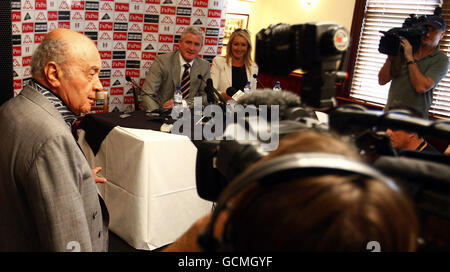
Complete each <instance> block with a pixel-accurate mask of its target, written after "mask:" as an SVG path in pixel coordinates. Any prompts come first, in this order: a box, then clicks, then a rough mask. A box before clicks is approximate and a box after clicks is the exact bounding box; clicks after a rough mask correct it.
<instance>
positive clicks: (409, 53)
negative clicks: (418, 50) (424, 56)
mask: <svg viewBox="0 0 450 272" xmlns="http://www.w3.org/2000/svg"><path fill="white" fill-rule="evenodd" d="M401 45H402V47H403V53H404V55H405V59H406V61H413V60H414V55H413V50H412V46H411V44H410V43H409V41H408V40H407V39H402V40H401Z"/></svg>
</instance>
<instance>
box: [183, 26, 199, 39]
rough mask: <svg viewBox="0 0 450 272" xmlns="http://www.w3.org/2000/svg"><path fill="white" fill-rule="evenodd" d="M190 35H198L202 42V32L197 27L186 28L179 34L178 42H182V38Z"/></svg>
mask: <svg viewBox="0 0 450 272" xmlns="http://www.w3.org/2000/svg"><path fill="white" fill-rule="evenodd" d="M188 33H191V34H193V35H200V36H201V37H202V41H203V37H204V34H205V33H204V32H203V30H202V29H201V28H200V27H198V26H188V27H186V29H185V30H184V31H183V33H181V37H180V40H181V41H182V40H184V38H185V37H186V34H188Z"/></svg>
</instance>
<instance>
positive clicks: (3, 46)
mask: <svg viewBox="0 0 450 272" xmlns="http://www.w3.org/2000/svg"><path fill="white" fill-rule="evenodd" d="M0 25H1V26H2V27H1V28H0V41H1V43H0V60H2V61H0V82H1V85H0V86H1V88H0V105H1V104H3V103H4V102H5V101H7V100H8V99H10V98H12V97H13V96H14V91H13V67H12V37H11V35H12V34H11V28H12V26H11V2H10V1H0Z"/></svg>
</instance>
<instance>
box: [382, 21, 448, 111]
mask: <svg viewBox="0 0 450 272" xmlns="http://www.w3.org/2000/svg"><path fill="white" fill-rule="evenodd" d="M422 25H423V26H426V27H427V29H428V32H427V33H426V34H425V35H423V36H422V37H421V41H420V46H419V48H418V50H417V51H416V52H413V48H412V46H411V44H410V42H409V41H408V40H407V39H406V38H403V39H401V46H402V47H403V55H404V56H401V55H399V56H398V57H399V58H402V57H404V59H402V60H401V65H400V66H399V67H398V66H397V65H396V64H395V63H396V62H397V61H396V60H395V58H396V57H394V56H388V58H387V59H386V62H385V64H384V65H383V67H382V68H381V70H380V72H379V73H378V83H379V84H380V85H385V84H386V83H388V82H389V81H391V80H392V83H391V86H390V88H389V95H388V100H387V104H386V107H389V106H390V105H391V104H393V103H396V102H403V103H406V104H407V105H409V106H411V107H413V108H415V109H417V110H418V111H420V112H421V113H422V117H423V118H425V119H428V109H429V108H430V106H431V103H432V101H433V90H434V88H435V87H436V85H437V84H438V83H439V81H441V79H442V78H443V77H444V76H445V75H446V74H447V71H448V64H449V60H448V57H447V55H446V54H445V53H443V52H442V51H441V50H439V42H440V41H441V39H442V38H443V37H444V35H445V29H446V24H445V21H444V19H443V18H442V17H441V16H440V15H432V16H428V17H427V18H426V19H425V21H424V22H423V23H422Z"/></svg>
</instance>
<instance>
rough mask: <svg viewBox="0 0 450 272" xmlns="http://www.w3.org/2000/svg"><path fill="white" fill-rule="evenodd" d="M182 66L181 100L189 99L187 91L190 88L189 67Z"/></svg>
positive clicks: (187, 64)
mask: <svg viewBox="0 0 450 272" xmlns="http://www.w3.org/2000/svg"><path fill="white" fill-rule="evenodd" d="M183 66H184V72H183V76H182V77H181V93H182V94H183V98H188V97H189V89H190V86H191V77H190V75H189V68H190V67H191V65H189V63H186V64H184V65H183Z"/></svg>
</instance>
